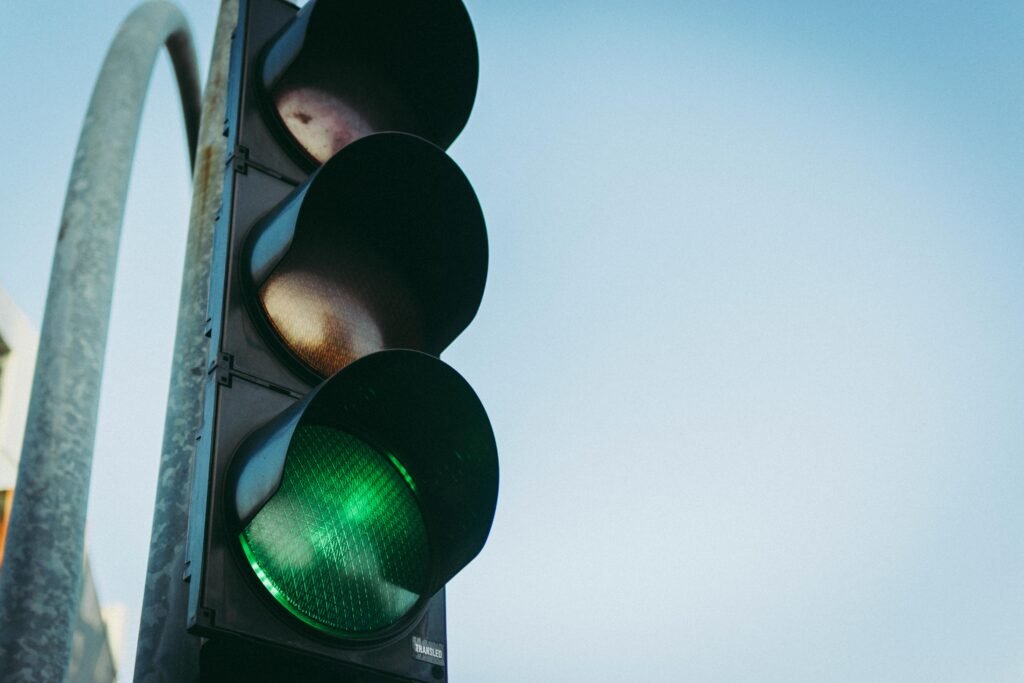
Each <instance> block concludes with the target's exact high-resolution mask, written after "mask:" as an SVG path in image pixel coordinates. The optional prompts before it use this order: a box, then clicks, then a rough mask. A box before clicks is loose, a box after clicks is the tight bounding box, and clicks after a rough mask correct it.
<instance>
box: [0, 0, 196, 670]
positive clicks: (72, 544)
mask: <svg viewBox="0 0 1024 683" xmlns="http://www.w3.org/2000/svg"><path fill="white" fill-rule="evenodd" d="M165 44H166V46H167V49H168V51H169V52H170V56H171V59H172V60H173V62H174V64H175V68H176V71H177V73H178V85H179V89H180V90H181V95H182V103H183V107H184V110H185V112H186V127H187V128H188V129H189V130H190V131H195V130H196V129H197V126H198V113H199V88H198V83H199V79H198V74H196V59H195V51H194V49H193V47H192V37H191V34H190V32H189V29H188V24H187V22H186V21H185V17H184V16H183V15H182V14H181V12H179V11H178V9H177V8H176V7H175V6H174V5H172V4H170V3H168V2H164V1H163V0H156V1H153V2H147V3H145V4H143V5H141V6H139V7H138V8H137V9H136V10H135V11H133V12H132V13H131V14H130V15H129V16H128V18H127V19H126V20H125V22H124V23H123V24H122V25H121V27H120V29H119V30H118V33H117V36H116V37H115V38H114V41H113V43H112V44H111V46H110V50H109V52H108V53H107V56H106V59H105V61H104V63H103V66H102V68H101V70H100V75H99V78H98V79H97V82H96V86H95V88H94V90H93V94H92V99H91V100H90V103H89V109H88V112H87V113H86V118H85V122H84V124H83V127H82V133H81V137H80V138H79V142H78V149H77V151H76V153H75V160H74V165H73V167H72V170H71V179H70V181H69V184H68V190H67V196H66V198H65V201H64V213H63V216H62V219H61V224H60V231H59V234H58V236H57V246H56V250H55V252H54V259H53V269H52V271H51V274H50V288H49V292H48V294H47V301H46V310H45V313H44V316H43V327H42V331H41V334H40V341H39V352H38V361H37V363H36V369H35V377H34V381H33V385H32V398H31V400H30V403H29V413H28V420H27V424H26V430H25V440H24V444H23V447H22V453H21V462H20V464H19V467H18V479H17V491H18V493H17V496H16V497H15V501H14V508H13V510H12V511H11V522H10V529H9V532H8V537H7V547H6V549H5V554H4V566H3V571H2V572H0V672H2V676H3V677H4V680H10V681H16V680H24V681H28V680H46V681H62V680H64V679H65V677H66V675H67V670H68V665H69V661H70V655H71V640H72V638H71V637H72V629H73V627H74V621H75V617H76V614H77V609H78V601H79V595H80V591H81V584H82V567H83V553H84V545H85V539H84V537H85V516H86V506H87V503H88V497H89V478H90V474H91V471H92V455H93V445H94V441H95V434H96V413H97V409H98V406H99V394H100V391H99V390H100V379H101V376H102V373H103V356H104V349H105V347H106V340H107V330H108V327H109V320H110V306H111V300H112V296H113V286H114V269H115V265H116V262H117V250H118V243H119V241H120V234H121V223H122V220H123V217H124V204H125V199H126V196H127V193H128V180H129V176H130V172H131V165H132V157H133V155H134V152H135V142H136V138H137V137H138V130H139V122H140V116H141V113H142V106H143V102H144V100H145V95H146V90H147V87H148V85H149V79H150V75H151V73H152V70H153V64H154V62H155V61H156V56H157V54H158V53H159V51H160V48H161V46H163V45H165ZM190 138H192V139H194V132H190ZM190 152H192V150H190Z"/></svg>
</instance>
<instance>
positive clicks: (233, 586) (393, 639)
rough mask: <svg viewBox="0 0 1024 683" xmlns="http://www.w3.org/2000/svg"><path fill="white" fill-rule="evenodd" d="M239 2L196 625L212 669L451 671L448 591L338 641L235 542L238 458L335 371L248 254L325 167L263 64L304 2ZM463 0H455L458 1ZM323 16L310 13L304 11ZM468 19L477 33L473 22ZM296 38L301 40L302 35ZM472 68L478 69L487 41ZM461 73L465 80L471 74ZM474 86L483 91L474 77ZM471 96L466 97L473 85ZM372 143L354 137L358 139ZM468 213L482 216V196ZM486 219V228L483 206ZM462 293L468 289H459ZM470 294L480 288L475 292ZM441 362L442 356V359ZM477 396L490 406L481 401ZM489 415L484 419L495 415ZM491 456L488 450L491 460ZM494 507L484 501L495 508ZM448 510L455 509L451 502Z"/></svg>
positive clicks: (462, 312)
mask: <svg viewBox="0 0 1024 683" xmlns="http://www.w3.org/2000/svg"><path fill="white" fill-rule="evenodd" d="M239 4H240V7H239V24H238V27H237V29H236V32H235V35H234V38H233V43H232V56H231V70H230V76H229V83H228V95H227V114H226V121H225V135H226V136H227V138H228V143H227V149H228V159H227V162H226V168H225V183H224V195H223V204H222V208H221V212H220V214H219V216H218V219H217V225H216V230H215V236H214V256H213V264H212V270H211V285H210V307H209V318H210V322H209V329H208V336H209V337H210V349H211V351H210V353H211V362H210V367H209V368H208V372H209V375H208V381H207V389H206V397H205V407H204V424H203V428H202V431H201V434H200V436H199V439H198V442H197V448H196V456H195V462H194V473H193V489H192V501H191V512H190V519H189V539H188V550H187V553H188V564H187V565H186V570H185V580H187V581H188V582H189V584H190V585H189V604H188V619H189V623H188V627H189V630H190V631H191V632H192V633H194V634H196V635H199V636H202V637H204V638H206V639H207V641H206V642H205V644H204V646H203V650H202V655H201V670H202V676H203V680H209V681H230V680H247V681H260V680H302V681H328V680H330V681H366V682H373V681H402V680H404V681H420V682H424V683H426V682H431V681H446V680H447V667H446V664H447V645H446V637H445V609H444V590H443V588H441V589H440V590H439V592H437V593H436V594H435V595H433V597H431V598H429V599H428V600H425V601H424V604H423V605H421V608H420V611H419V612H418V613H417V614H416V615H415V617H414V618H411V619H410V620H409V623H408V624H403V625H402V627H401V629H398V632H397V633H396V634H391V633H389V634H387V636H386V637H382V639H380V640H379V641H372V642H363V643H358V642H343V643H340V642H338V641H337V640H335V639H331V638H330V637H327V636H324V635H322V634H319V633H317V632H316V631H315V630H313V629H311V628H309V627H305V626H304V625H301V624H297V623H295V621H294V620H289V619H288V618H287V616H286V615H285V614H284V613H283V611H282V610H281V609H280V607H279V606H278V605H276V604H274V603H273V601H272V600H271V599H269V598H268V597H267V596H266V595H265V590H263V589H262V587H261V586H259V585H258V582H257V581H256V580H255V577H254V576H253V574H252V571H251V569H250V568H249V567H248V566H246V565H245V563H244V560H243V559H242V558H241V557H240V554H239V553H238V552H237V548H236V546H237V543H236V538H237V528H236V527H235V526H233V525H232V524H233V523H232V514H230V512H229V510H230V509H231V507H232V505H233V503H232V502H228V501H226V500H224V498H225V495H226V494H224V492H225V491H226V490H229V489H230V488H231V486H230V484H231V477H232V476H234V474H233V472H232V470H231V458H232V456H233V454H235V453H236V452H237V451H239V450H240V449H242V448H243V445H244V444H245V443H246V442H247V439H250V437H251V436H252V433H253V426H254V425H263V424H269V423H272V422H273V421H274V420H275V418H276V417H277V416H279V415H281V414H282V413H284V412H285V411H288V410H289V409H293V410H294V409H296V408H295V407H296V406H297V405H298V404H300V403H302V404H304V403H307V402H306V401H304V400H303V399H304V397H306V396H310V395H311V394H314V395H315V394H316V393H317V392H318V391H319V389H317V385H318V384H320V382H321V381H322V380H323V378H322V377H317V376H316V374H315V373H312V372H309V371H308V370H304V369H303V368H302V367H301V364H299V363H296V362H295V360H294V359H293V358H289V357H288V354H287V353H282V349H281V348H280V345H279V344H277V345H275V343H274V342H273V340H272V336H273V333H272V332H269V331H268V328H267V325H266V324H265V323H264V322H262V321H261V320H260V318H259V316H257V315H254V312H253V307H252V302H251V289H252V286H253V283H252V279H253V272H252V268H251V266H252V263H251V258H249V259H248V260H249V261H250V262H249V263H247V262H246V261H247V259H246V258H242V257H240V256H239V255H242V254H248V255H249V256H250V257H251V254H252V250H253V246H252V244H253V241H254V239H255V238H254V235H253V234H252V233H253V230H254V228H255V227H256V226H259V225H260V221H261V220H263V219H265V217H266V216H268V215H269V214H271V213H272V212H273V211H274V210H275V207H278V206H279V205H281V203H282V202H284V201H285V200H287V199H288V198H289V196H295V195H297V194H301V189H302V187H303V182H304V181H305V179H306V178H307V176H309V174H310V173H315V172H316V167H315V165H314V163H313V162H312V161H311V160H310V159H309V158H307V157H305V156H304V155H303V154H301V153H296V151H295V149H294V146H293V145H290V144H289V141H288V134H287V132H286V131H284V130H283V128H282V126H281V125H280V123H279V122H278V121H276V120H275V119H274V116H273V115H272V113H271V112H269V111H268V110H267V109H268V104H267V99H266V92H265V85H264V78H265V76H266V75H265V73H264V72H265V71H272V70H273V69H274V68H277V67H276V66H274V63H273V60H268V63H269V64H270V66H266V67H265V66H264V58H265V56H266V55H267V54H268V53H267V46H268V45H271V44H273V41H274V40H275V37H276V36H278V35H282V34H281V30H282V28H283V27H286V26H288V25H289V23H290V22H292V20H293V19H294V18H295V16H296V13H297V12H298V8H296V7H295V6H294V5H291V4H290V3H288V2H284V1H283V0H240V3H239ZM320 4H321V6H325V7H331V5H330V4H326V5H325V3H323V2H321V3H320ZM337 4H339V5H340V4H342V3H337ZM438 4H439V5H441V6H444V7H446V8H448V10H447V11H448V13H449V14H452V15H453V16H455V17H456V18H458V19H459V21H461V20H462V19H463V18H464V19H465V21H466V22H468V17H464V14H465V10H464V8H462V5H461V2H459V1H458V0H455V2H454V3H453V2H449V1H448V0H444V1H442V2H439V3H438ZM452 7H456V8H457V9H454V10H452V9H451V8H452ZM327 11H328V10H327V9H324V10H323V12H325V13H326V12H327ZM330 11H336V10H330ZM369 11H371V12H372V11H374V10H369ZM460 11H461V14H460ZM312 14H313V13H312V12H308V13H307V14H306V19H307V20H308V19H309V17H310V16H312ZM442 14H444V12H442ZM297 23H299V22H294V23H292V24H291V25H292V27H293V29H289V31H291V32H292V33H294V32H295V30H294V26H295V24H297ZM459 30H460V31H461V30H464V29H462V28H460V29H459ZM469 30H470V36H471V28H470V29H469ZM288 40H290V41H292V42H295V40H296V39H295V38H289V39H288ZM286 43H288V41H287V40H286V41H279V42H278V46H280V45H282V44H285V47H284V48H280V47H278V48H277V51H278V52H281V51H284V52H287V51H288V50H289V49H293V48H294V46H293V47H292V48H289V47H288V45H287V44H286ZM470 66H471V68H472V70H473V71H474V73H475V69H476V62H475V44H474V52H473V60H472V64H471V65H470ZM459 68H460V69H463V68H464V67H459ZM465 68H468V67H465ZM458 78H460V79H462V80H463V81H465V79H466V75H465V74H461V75H459V77H458ZM474 78H475V76H474ZM463 89H465V88H463ZM472 91H473V92H475V80H473V83H472ZM462 97H463V99H465V96H464V95H463V96H462ZM456 99H457V98H456ZM471 103H472V93H470V97H469V102H468V104H466V103H460V104H458V106H459V107H464V108H465V109H466V112H465V115H466V116H468V107H469V106H471ZM427 118H429V117H427ZM455 118H456V121H455V123H449V124H448V125H447V126H441V125H440V124H433V123H430V124H429V125H432V126H434V127H435V128H437V129H438V130H439V131H440V133H439V134H440V135H442V138H443V139H442V140H440V144H445V145H446V144H448V143H449V142H450V141H451V139H452V138H454V137H455V135H457V134H458V132H459V130H461V128H462V125H463V124H464V122H465V116H463V117H462V119H461V120H457V119H458V116H456V117H455ZM424 125H426V124H424ZM427 128H429V126H427ZM425 130H426V128H425ZM415 132H419V131H415ZM367 140H369V138H367ZM361 143H362V141H357V142H355V143H352V144H353V148H354V147H355V146H356V145H360V144H361ZM403 144H404V143H403ZM342 153H344V151H343V152H342ZM428 156H429V155H428ZM429 163H433V162H429ZM456 168H457V167H456ZM462 180H463V181H464V178H463V179H462ZM297 188H299V189H298V190H297ZM470 193H471V190H470ZM473 202H475V198H474V199H473ZM467 206H470V205H469V204H467ZM465 212H468V213H469V214H472V213H473V209H472V207H471V206H470V208H468V209H466V210H465V211H464V213H465ZM476 212H477V213H478V212H479V207H476ZM474 220H476V219H475V218H474ZM479 221H480V230H481V231H482V230H483V227H482V217H480V218H479ZM470 233H473V230H470ZM467 235H468V236H465V237H464V239H463V242H465V243H467V244H470V246H469V247H466V249H467V250H468V251H466V253H465V254H464V255H463V256H464V258H463V260H464V261H465V262H466V263H469V264H476V265H471V266H468V267H467V268H466V269H465V272H464V275H463V276H462V280H460V281H457V282H454V283H452V282H447V283H446V284H445V283H443V284H438V285H436V288H437V291H439V292H440V291H443V290H444V288H445V287H447V288H448V290H451V291H452V292H456V293H455V294H452V295H451V296H450V297H449V296H448V295H445V297H447V298H445V301H448V300H449V299H450V301H451V302H450V303H445V302H444V301H442V302H441V304H440V305H439V306H440V308H441V309H444V310H446V311H449V312H448V313H446V314H445V315H446V316H447V317H445V318H444V319H445V321H446V322H444V323H440V324H438V325H436V326H435V328H436V329H435V332H434V333H433V334H434V336H433V337H430V334H427V335H426V336H427V337H428V338H430V343H429V344H428V348H424V350H426V351H428V352H429V353H432V354H436V353H439V352H440V351H441V350H442V349H443V348H444V347H445V346H447V344H448V343H449V342H450V341H451V340H452V339H454V337H455V336H456V335H457V334H458V333H459V332H461V330H462V329H464V328H465V326H466V325H467V324H468V323H469V321H470V320H471V319H472V317H473V315H474V314H475V312H476V308H477V306H478V305H479V300H480V295H481V294H482V290H483V281H484V278H485V273H486V237H485V235H484V236H483V237H482V238H481V237H479V236H476V235H475V233H473V234H469V233H467ZM474 240H476V241H475V242H474ZM473 245H475V246H473ZM481 264H482V265H481ZM257 265H259V264H257ZM265 269H266V268H265ZM452 270H456V271H457V269H453V268H451V267H449V268H448V269H446V271H445V272H448V271H452ZM424 277H427V276H424ZM442 280H444V278H443V277H438V278H435V279H434V280H430V279H429V277H427V279H426V280H425V281H427V282H434V281H437V282H442ZM460 287H461V289H460ZM427 289H428V290H430V287H429V286H428V287H427ZM460 291H461V292H463V293H462V294H458V293H457V292H460ZM465 291H470V292H472V293H471V294H469V295H468V297H467V295H466V294H465ZM460 297H461V298H460ZM446 307H447V308H446ZM442 317H444V316H442ZM452 320H454V322H452ZM428 332H429V330H428ZM384 353H385V354H387V353H392V352H384ZM375 355H376V354H375ZM418 355H422V354H417V356H418ZM434 362H436V363H440V362H439V361H436V359H435V360H434ZM358 363H359V361H356V364H358ZM371 364H372V363H371ZM413 364H414V365H415V364H416V362H414V363H413ZM354 365H355V364H354ZM441 365H443V364H441ZM445 367H447V366H445ZM344 372H345V370H342V372H341V373H339V374H344ZM428 374H429V373H428ZM453 374H454V371H453ZM456 376H457V375H456ZM460 379H461V378H460ZM324 386H326V387H328V388H327V389H326V390H325V391H333V390H330V389H329V386H330V383H328V384H327V385H324ZM467 389H468V385H467ZM469 394H470V395H471V396H472V400H470V399H468V398H466V399H462V398H459V399H457V400H455V403H456V404H459V402H460V401H461V402H462V404H465V405H470V404H471V403H472V401H476V397H475V395H473V394H472V391H471V390H469ZM460 395H461V394H460ZM453 400H454V399H453ZM466 401H469V403H466ZM474 405H478V401H477V402H476V404H474ZM467 409H468V408H467ZM473 410H476V408H475V407H474V408H473ZM480 411H482V408H480ZM483 419H484V421H485V422H486V416H485V415H484V418H483ZM278 421H279V422H280V420H278ZM488 439H490V441H489V442H488ZM472 440H473V441H474V442H475V443H480V444H483V445H482V446H481V448H482V449H483V452H489V451H488V449H490V450H491V451H493V449H494V446H493V435H492V434H490V432H489V426H488V427H487V432H486V434H474V435H473V436H472ZM243 450H244V449H243ZM487 457H488V458H489V457H490V456H487ZM490 467H491V465H490V461H489V460H488V463H487V465H486V466H485V467H484V469H485V470H487V468H490ZM236 469H237V467H236ZM493 470H494V471H493V476H492V475H491V474H490V472H489V470H488V471H487V474H486V476H485V477H484V479H485V480H486V481H485V485H484V489H485V490H486V495H489V496H491V497H492V502H491V515H492V516H493V498H496V495H497V490H496V486H497V461H496V452H495V454H494V463H493ZM490 478H493V491H491V490H490V484H489V483H488V482H489V481H490ZM486 495H485V497H486ZM483 507H484V509H486V505H484V506H483ZM431 514H434V513H431ZM437 514H441V513H437ZM444 514H448V515H451V513H450V512H445V513H444ZM441 516H442V517H443V516H444V515H443V514H442V515H441ZM472 524H475V525H477V526H474V527H473V531H472V533H470V532H467V534H468V535H469V536H471V537H472V539H473V542H472V543H470V544H469V545H468V546H466V547H463V548H462V549H461V550H459V551H457V553H456V554H457V555H458V557H457V558H456V559H455V560H452V561H451V562H449V564H450V565H452V566H455V565H459V566H458V567H456V568H455V570H454V571H458V568H459V567H461V566H463V565H464V564H465V562H468V561H469V559H472V556H474V555H475V554H476V553H477V552H479V548H480V547H481V546H482V545H483V542H484V540H486V535H487V531H488V530H489V526H490V521H489V519H488V520H487V521H486V524H483V523H482V522H476V521H474V522H472ZM481 534H482V535H481ZM464 545H465V544H464ZM459 553H461V554H460V555H459ZM435 564H437V565H438V566H439V567H440V568H438V567H435V569H434V573H435V577H434V578H435V579H436V583H437V584H438V585H443V583H444V581H447V580H448V579H449V578H450V577H451V574H453V573H454V572H452V571H449V569H450V567H446V566H444V562H439V563H437V562H436V563H435Z"/></svg>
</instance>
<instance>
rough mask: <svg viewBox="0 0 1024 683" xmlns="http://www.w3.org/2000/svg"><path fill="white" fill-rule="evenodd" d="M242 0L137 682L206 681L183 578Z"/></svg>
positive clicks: (227, 49)
mask: <svg viewBox="0 0 1024 683" xmlns="http://www.w3.org/2000/svg"><path fill="white" fill-rule="evenodd" d="M237 21H238V0H223V2H222V4H221V8H220V15H219V17H218V20H217V32H216V34H215V35H214V39H213V55H212V57H211V59H210V72H209V76H208V77H207V81H206V90H205V92H204V94H203V116H202V122H201V123H200V128H199V153H198V163H197V165H196V168H195V177H194V179H193V190H192V192H193V194H192V216H191V221H190V226H189V236H188V244H187V246H186V253H185V275H184V278H183V280H182V284H181V301H180V305H179V308H178V330H177V334H176V336H175V341H174V365H173V367H172V368H171V387H170V390H169V392H168V394H169V395H168V400H167V418H166V421H165V422H164V444H163V453H162V456H161V460H160V474H159V479H158V481H157V492H156V506H155V510H154V512H153V533H152V536H151V539H150V547H149V568H148V570H147V573H146V594H145V596H144V599H143V603H142V623H141V625H140V627H139V643H138V649H137V651H136V655H135V680H136V681H141V682H145V683H156V682H159V681H175V682H176V683H185V682H187V681H194V680H198V674H199V669H198V665H199V639H198V638H196V637H193V636H189V635H188V634H187V633H186V632H185V620H186V614H185V612H186V608H187V606H188V605H187V602H188V591H187V590H186V586H185V584H184V582H183V581H182V573H183V571H184V568H185V541H186V534H187V531H188V508H189V499H190V493H191V480H190V475H191V463H192V458H193V455H194V453H195V437H196V434H198V432H199V428H200V424H201V422H202V416H203V387H204V384H205V379H206V359H207V342H208V339H207V337H206V334H205V332H206V306H207V300H208V298H209V288H210V259H211V255H212V253H213V226H214V220H215V214H216V211H217V209H218V207H219V206H220V202H221V197H222V196H223V193H224V152H225V145H226V140H225V138H224V112H225V97H226V95H227V79H228V67H229V64H230V54H231V34H232V32H233V31H234V29H235V24H236V23H237Z"/></svg>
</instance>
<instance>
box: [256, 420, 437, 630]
mask: <svg viewBox="0 0 1024 683" xmlns="http://www.w3.org/2000/svg"><path fill="white" fill-rule="evenodd" d="M240 541H241V544H242V549H243V551H244V552H245V556H246V558H247V559H248V560H249V563H250V565H251V566H252V568H253V570H254V571H255V572H256V575H257V576H258V577H259V579H260V581H261V582H262V583H263V585H264V586H265V587H266V589H267V590H268V591H269V592H270V594H271V595H272V596H273V597H274V599H275V600H276V601H277V602H278V603H280V604H281V605H282V606H283V607H284V608H285V609H287V610H288V611H289V612H291V613H292V614H293V615H295V616H296V617H298V618H299V619H301V620H302V621H304V622H305V623H307V624H309V625H310V626H312V627H314V628H316V629H318V630H320V631H322V632H324V633H328V634H330V635H334V636H339V637H348V638H358V637H365V636H371V635H373V634H374V633H376V632H379V631H381V630H382V629H385V628H387V627H389V626H391V625H392V624H394V623H396V622H398V621H399V620H401V619H402V617H404V616H406V615H407V614H408V613H409V612H410V610H412V609H413V607H414V606H415V605H416V603H417V602H418V601H419V599H420V597H421V595H423V593H424V591H425V590H426V589H427V582H428V567H429V550H428V544H427V530H426V527H425V526H424V522H423V517H422V513H421V511H420V508H419V504H418V503H417V499H416V487H415V483H414V482H413V480H412V478H411V477H410V475H409V474H408V472H406V471H405V469H404V468H403V467H402V465H401V463H399V462H398V460H397V459H396V458H394V457H393V456H389V455H385V454H384V453H382V452H381V451H379V450H377V449H376V448H374V447H373V446H371V445H370V444H368V443H366V442H365V441H363V440H361V439H359V438H356V437H354V436H352V435H351V434H347V433H345V432H343V431H340V430H338V429H334V428H330V427H323V426H318V425H303V426H299V427H298V428H297V429H296V431H295V434H294V437H293V439H292V442H291V444H290V446H289V449H288V455H287V461H286V464H285V468H284V476H283V479H282V481H281V486H280V488H279V489H278V490H277V492H276V493H275V494H274V496H273V497H272V498H270V500H268V501H267V503H266V504H265V505H264V506H263V508H262V509H261V510H260V511H259V512H258V513H257V514H256V516H255V517H253V519H252V521H251V522H250V523H249V524H248V525H247V526H246V527H245V529H244V530H243V531H242V533H241V535H240Z"/></svg>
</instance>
